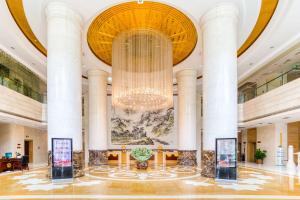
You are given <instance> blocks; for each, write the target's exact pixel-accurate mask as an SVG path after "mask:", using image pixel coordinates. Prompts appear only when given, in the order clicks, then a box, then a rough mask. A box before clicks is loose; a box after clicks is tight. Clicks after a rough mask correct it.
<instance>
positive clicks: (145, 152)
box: [131, 147, 153, 169]
mask: <svg viewBox="0 0 300 200" xmlns="http://www.w3.org/2000/svg"><path fill="white" fill-rule="evenodd" d="M152 154H153V151H152V150H151V149H149V148H145V147H138V148H135V149H133V150H132V151H131V155H132V157H133V158H134V159H135V160H136V161H137V168H138V169H147V167H148V160H149V159H150V158H151V156H152Z"/></svg>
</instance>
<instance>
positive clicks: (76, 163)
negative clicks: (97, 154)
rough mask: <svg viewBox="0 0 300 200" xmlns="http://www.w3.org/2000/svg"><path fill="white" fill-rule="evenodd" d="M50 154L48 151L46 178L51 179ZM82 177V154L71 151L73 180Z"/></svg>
mask: <svg viewBox="0 0 300 200" xmlns="http://www.w3.org/2000/svg"><path fill="white" fill-rule="evenodd" d="M51 166H52V152H51V151H48V175H47V176H48V178H50V179H52V167H51ZM81 176H84V153H83V151H73V178H78V177H81Z"/></svg>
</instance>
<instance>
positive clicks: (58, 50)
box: [46, 1, 84, 177]
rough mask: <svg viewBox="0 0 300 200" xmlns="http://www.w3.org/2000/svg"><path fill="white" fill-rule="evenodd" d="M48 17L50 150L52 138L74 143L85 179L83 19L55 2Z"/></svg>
mask: <svg viewBox="0 0 300 200" xmlns="http://www.w3.org/2000/svg"><path fill="white" fill-rule="evenodd" d="M46 17H47V52H48V53H47V54H48V55H47V92H48V108H47V111H48V147H49V150H51V139H52V138H72V139H73V169H74V174H73V175H74V176H75V177H78V176H81V175H83V173H84V172H83V170H82V169H83V168H84V161H83V150H82V119H81V117H82V116H81V112H82V111H81V108H82V102H81V96H82V89H81V75H82V73H81V17H80V15H79V14H77V13H76V12H74V11H73V10H72V9H71V8H69V6H68V5H67V4H65V3H63V2H59V1H51V2H49V3H48V4H47V7H46Z"/></svg>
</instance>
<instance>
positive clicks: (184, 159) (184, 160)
mask: <svg viewBox="0 0 300 200" xmlns="http://www.w3.org/2000/svg"><path fill="white" fill-rule="evenodd" d="M177 164H178V165H183V166H197V150H178V158H177Z"/></svg>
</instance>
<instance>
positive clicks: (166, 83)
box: [112, 29, 173, 111]
mask: <svg viewBox="0 0 300 200" xmlns="http://www.w3.org/2000/svg"><path fill="white" fill-rule="evenodd" d="M112 66H113V67H112V103H113V106H117V107H120V108H123V109H130V110H141V111H150V110H158V109H162V108H169V107H172V106H173V70H172V67H173V58H172V42H171V40H170V39H169V37H167V36H166V35H164V34H162V33H160V32H157V31H153V30H143V29H142V30H130V31H126V32H122V33H120V34H119V35H118V36H117V37H116V38H115V39H114V40H113V48H112Z"/></svg>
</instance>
